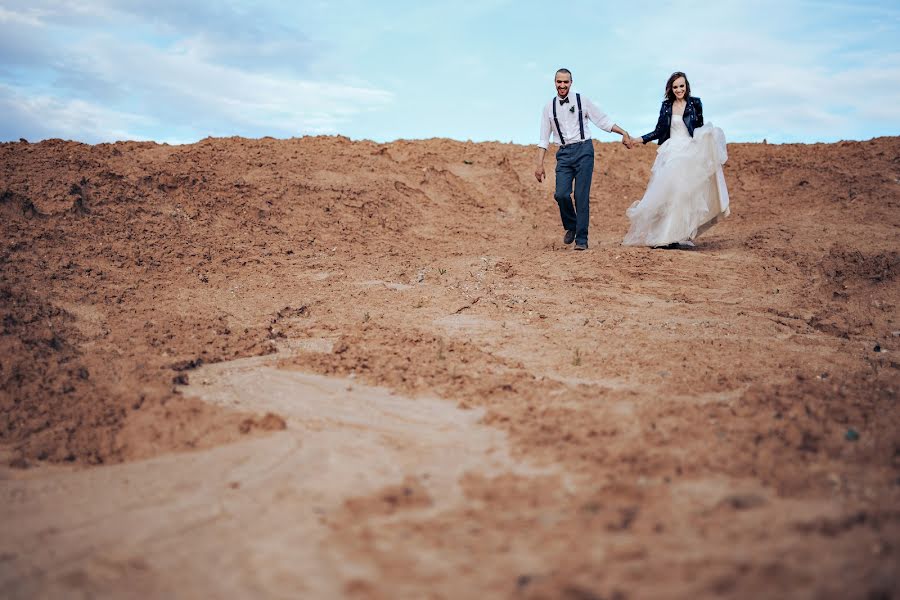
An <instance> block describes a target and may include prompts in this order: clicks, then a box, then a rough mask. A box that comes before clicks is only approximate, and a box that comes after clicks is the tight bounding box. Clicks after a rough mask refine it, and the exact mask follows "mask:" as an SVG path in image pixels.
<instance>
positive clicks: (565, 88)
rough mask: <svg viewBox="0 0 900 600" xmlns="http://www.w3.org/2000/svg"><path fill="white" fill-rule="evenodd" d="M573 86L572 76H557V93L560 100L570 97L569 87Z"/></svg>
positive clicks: (563, 74) (561, 74) (566, 74)
mask: <svg viewBox="0 0 900 600" xmlns="http://www.w3.org/2000/svg"><path fill="white" fill-rule="evenodd" d="M571 85H572V76H571V75H569V74H568V73H557V74H556V93H557V94H559V97H560V98H565V97H566V96H568V95H569V87H571Z"/></svg>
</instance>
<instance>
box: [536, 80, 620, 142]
mask: <svg viewBox="0 0 900 600" xmlns="http://www.w3.org/2000/svg"><path fill="white" fill-rule="evenodd" d="M568 99H569V102H568V103H566V104H562V105H560V103H559V100H560V98H559V96H556V97H555V98H553V100H551V101H550V102H548V103H547V104H546V106H544V112H543V114H541V141H540V143H539V144H538V147H540V148H543V149H544V150H546V149H547V146H549V145H550V136H551V135H552V136H553V138H554V139H556V143H557V144H559V143H560V140H559V139H558V138H559V134H558V133H557V132H556V123H554V122H553V103H554V102H556V118H557V119H559V128H560V129H561V130H562V135H563V138H564V139H565V141H566V144H571V143H573V142H580V141H581V129H580V128H579V127H578V102H577V101H576V99H575V92H573V91H571V90H570V91H569V95H568ZM573 106H574V107H575V110H574V111H572V110H569V109H571V108H572V107H573ZM581 115H582V119H583V121H584V123H583V125H584V139H586V140H589V139H591V131H590V128H588V121H591V122H593V123H594V125H596V126H597V127H599V128H600V129H602V130H603V131H612V128H613V125H615V123H613V120H612V119H610V118H609V116H608V115H607V114H606V113H605V112H603V111H602V110H600V109H599V108H597V105H596V104H594V103H593V102H591V101H590V100H588V99H587V98H586V97H585V96H584V94H582V95H581Z"/></svg>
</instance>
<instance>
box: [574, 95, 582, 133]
mask: <svg viewBox="0 0 900 600" xmlns="http://www.w3.org/2000/svg"><path fill="white" fill-rule="evenodd" d="M575 102H577V103H578V129H580V130H581V141H582V142H583V141H584V119H583V118H582V117H581V94H575Z"/></svg>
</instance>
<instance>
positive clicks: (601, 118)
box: [534, 69, 632, 250]
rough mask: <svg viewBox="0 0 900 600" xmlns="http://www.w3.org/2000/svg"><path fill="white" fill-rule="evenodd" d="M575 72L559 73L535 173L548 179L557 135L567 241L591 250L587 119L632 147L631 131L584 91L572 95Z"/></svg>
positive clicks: (559, 188) (591, 157) (590, 153)
mask: <svg viewBox="0 0 900 600" xmlns="http://www.w3.org/2000/svg"><path fill="white" fill-rule="evenodd" d="M571 87H572V73H571V71H569V70H568V69H560V70H559V71H557V72H556V98H554V99H553V100H551V101H550V102H549V103H548V104H547V105H546V106H545V107H544V112H543V114H542V115H541V141H540V143H539V144H538V156H537V165H536V166H535V169H534V176H535V178H537V180H538V182H541V181H543V180H544V176H545V175H544V156H545V155H546V153H547V146H548V145H549V144H550V136H551V135H553V136H555V137H556V141H557V143H558V144H559V150H557V151H556V192H555V193H554V194H553V197H554V198H555V199H556V202H557V204H559V216H560V217H561V218H562V225H563V228H565V230H566V234H565V236H564V237H563V244H571V243H572V242H573V241H574V242H575V249H576V250H587V247H588V224H589V222H590V194H591V176H592V175H593V172H594V143H593V142H592V141H591V132H590V129H588V125H587V122H588V121H592V122H593V123H594V125H596V126H597V127H599V128H600V129H602V130H604V131H613V132H615V133H618V134H620V135H621V136H622V143H623V144H625V145H626V146H628V147H629V148H630V147H631V143H632V142H631V136H629V135H628V132H627V131H625V130H624V129H622V128H621V127H619V126H618V125H616V124H615V123H613V122H612V119H610V118H609V117H608V116H607V115H606V113H604V112H603V111H602V110H600V109H599V108H597V106H596V105H595V104H594V103H593V102H591V101H590V100H588V99H587V98H586V97H584V96H582V95H581V94H573V96H574V98H570V97H569V88H571ZM573 182H574V184H575V206H574V208H573V206H572V184H573Z"/></svg>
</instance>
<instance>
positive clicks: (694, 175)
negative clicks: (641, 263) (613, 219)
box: [622, 115, 730, 246]
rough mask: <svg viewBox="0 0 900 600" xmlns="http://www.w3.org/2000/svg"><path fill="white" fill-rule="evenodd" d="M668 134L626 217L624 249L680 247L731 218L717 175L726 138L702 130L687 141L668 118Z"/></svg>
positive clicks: (680, 124) (713, 130)
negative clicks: (724, 218)
mask: <svg viewBox="0 0 900 600" xmlns="http://www.w3.org/2000/svg"><path fill="white" fill-rule="evenodd" d="M670 131H671V134H670V135H671V137H669V139H668V140H666V141H665V142H664V143H663V144H661V145H660V147H659V150H657V154H656V161H654V163H653V169H652V171H651V173H650V183H648V184H647V191H646V192H644V197H643V198H642V199H641V200H639V201H636V202H635V203H634V204H632V205H631V207H630V208H629V209H628V210H627V211H626V212H625V214H626V215H627V216H628V218H629V220H630V221H631V227H630V228H629V230H628V234H627V235H626V236H625V239H624V240H623V241H622V244H624V245H626V246H666V245H668V244H673V243H685V242H688V241H689V240H692V239H694V238H696V237H697V236H698V235H700V234H701V233H703V232H704V231H706V230H707V229H709V228H710V227H711V226H713V225H714V224H715V223H716V221H718V219H719V218H720V217H727V216H728V214H729V212H730V211H729V209H728V189H727V188H726V187H725V175H724V174H723V173H722V165H723V164H725V161H726V160H728V153H727V150H726V149H725V134H724V133H723V132H722V130H721V129H719V128H718V127H714V126H713V125H712V124H706V125H704V126H703V127H698V128H696V129H695V130H694V137H691V136H690V134H688V130H687V127H686V126H685V124H684V121H683V120H682V119H681V117H680V116H679V115H673V117H672V127H671V129H670ZM691 245H692V244H691Z"/></svg>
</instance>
